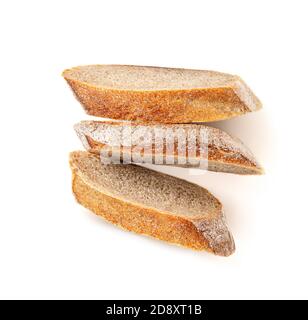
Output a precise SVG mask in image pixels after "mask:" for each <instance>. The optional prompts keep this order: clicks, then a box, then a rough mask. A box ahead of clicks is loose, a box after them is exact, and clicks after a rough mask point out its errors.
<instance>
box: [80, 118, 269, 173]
mask: <svg viewBox="0 0 308 320" xmlns="http://www.w3.org/2000/svg"><path fill="white" fill-rule="evenodd" d="M74 128H75V131H76V133H77V135H78V136H79V138H80V139H81V141H82V143H83V145H84V147H85V149H86V150H87V151H90V152H93V153H97V154H101V151H102V150H104V154H105V157H108V158H110V159H109V160H110V161H111V162H116V161H118V162H121V163H123V162H126V163H129V162H131V163H152V164H163V165H173V166H180V167H186V168H201V169H207V170H210V171H218V172H229V173H236V174H262V172H263V170H262V168H261V166H260V165H259V164H258V163H257V161H256V160H255V158H254V156H253V154H252V153H251V152H250V151H249V150H248V148H246V147H245V146H244V145H243V143H242V142H241V141H240V140H238V139H236V138H233V137H231V136H230V135H229V134H227V133H225V132H223V131H222V130H220V129H217V128H212V127H208V126H205V125H201V124H200V125H198V124H148V125H141V124H140V125H137V124H135V123H129V122H112V121H104V122H99V121H82V122H80V123H77V124H76V125H75V126H74ZM203 143H205V144H204V145H203ZM202 147H205V149H204V151H205V152H204V153H202ZM102 155H103V153H102ZM202 160H203V161H202ZM204 160H205V161H204Z"/></svg>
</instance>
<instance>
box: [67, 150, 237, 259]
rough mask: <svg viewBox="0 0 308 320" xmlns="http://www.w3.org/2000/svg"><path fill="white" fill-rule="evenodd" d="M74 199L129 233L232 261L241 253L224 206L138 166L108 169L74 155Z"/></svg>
mask: <svg viewBox="0 0 308 320" xmlns="http://www.w3.org/2000/svg"><path fill="white" fill-rule="evenodd" d="M70 166H71V168H72V173H73V193H74V195H75V197H76V199H77V201H78V202H79V203H80V204H81V205H83V206H84V207H86V208H88V209H90V210H91V211H93V212H94V213H96V214H97V215H100V216H102V217H103V218H105V219H106V220H108V221H110V222H111V223H113V224H115V225H118V226H120V227H122V228H124V229H127V230H129V231H133V232H136V233H139V234H144V235H148V236H152V237H155V238H157V239H160V240H164V241H167V242H170V243H173V244H177V245H181V246H184V247H188V248H191V249H196V250H207V251H209V252H212V253H214V254H216V255H221V256H228V255H230V254H232V253H233V252H234V250H235V246H234V242H233V238H232V235H231V234H230V232H229V230H228V227H227V225H226V222H225V217H224V214H223V209H222V205H221V203H220V202H219V201H218V200H217V199H216V198H215V197H214V196H213V195H212V194H210V193H209V192H208V191H207V190H206V189H204V188H202V187H200V186H198V185H196V184H192V183H190V182H188V181H185V180H181V179H178V178H175V177H172V176H169V175H166V174H162V173H159V172H156V171H154V170H150V169H146V168H144V167H141V166H136V165H130V164H127V165H115V164H109V165H104V164H102V163H101V161H100V158H99V156H97V155H95V154H91V153H88V152H82V151H75V152H72V153H71V154H70Z"/></svg>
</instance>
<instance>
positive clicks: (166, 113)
mask: <svg viewBox="0 0 308 320" xmlns="http://www.w3.org/2000/svg"><path fill="white" fill-rule="evenodd" d="M63 76H64V78H65V79H66V81H67V82H68V84H69V85H70V86H71V88H72V89H73V91H74V92H75V94H76V97H77V99H78V100H79V101H80V102H81V104H82V105H83V106H84V108H85V110H86V112H87V113H88V114H90V115H93V116H98V117H104V118H111V119H120V120H133V121H138V122H160V123H191V122H206V121H216V120H223V119H228V118H232V117H235V116H239V115H242V114H244V113H247V112H251V111H256V110H258V109H260V108H261V103H260V101H259V99H258V98H257V97H256V96H255V95H254V94H253V93H252V91H251V90H250V89H249V88H248V86H247V85H246V84H245V83H244V82H243V81H242V80H241V79H240V78H239V77H238V76H234V75H230V74H226V73H219V72H214V71H202V70H189V69H173V68H158V67H143V66H125V65H89V66H81V67H76V68H72V69H68V70H65V71H64V72H63Z"/></svg>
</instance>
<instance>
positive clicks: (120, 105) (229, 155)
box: [63, 65, 262, 256]
mask: <svg viewBox="0 0 308 320" xmlns="http://www.w3.org/2000/svg"><path fill="white" fill-rule="evenodd" d="M63 76H64V78H65V79H66V81H67V82H68V84H69V85H70V86H71V88H72V89H73V91H74V93H75V95H76V97H77V99H78V100H79V101H80V102H81V104H82V105H83V107H84V108H85V110H86V112H87V113H88V114H90V115H93V116H97V117H103V118H110V119H112V120H111V121H82V122H80V123H78V124H76V125H75V131H76V133H77V135H78V136H79V138H80V139H81V141H82V144H83V146H84V147H85V149H86V151H76V152H72V153H71V155H70V165H71V168H72V172H73V192H74V195H75V197H76V199H77V201H78V202H79V203H80V204H81V205H83V206H84V207H86V208H88V209H90V210H91V211H93V212H94V213H96V214H97V215H100V216H102V217H103V218H105V219H106V220H108V221H110V222H112V223H114V224H116V225H118V226H120V227H122V228H124V229H126V230H130V231H134V232H136V233H139V234H144V235H148V236H152V237H155V238H158V239H161V240H164V241H167V242H169V243H173V244H178V245H182V246H185V247H188V248H192V249H197V250H207V251H209V252H212V253H214V254H217V255H222V256H228V255H230V254H232V253H233V252H234V249H235V246H234V241H233V238H232V235H231V233H230V231H229V229H228V227H227V224H226V220H225V216H224V212H223V208H222V205H221V203H220V202H219V200H218V199H216V198H215V197H214V196H213V195H212V194H211V193H210V192H209V191H207V190H206V189H204V188H202V187H201V186H198V185H196V184H192V183H190V182H188V181H185V180H182V179H179V178H175V177H172V176H169V175H166V174H162V173H159V172H157V171H154V170H150V169H146V168H144V167H142V166H140V164H142V163H151V164H155V165H172V166H179V167H184V168H200V169H207V170H211V171H217V172H228V173H234V174H262V168H261V166H260V165H259V164H258V163H257V161H256V160H255V158H254V156H253V154H252V153H251V152H250V151H249V150H248V148H247V147H245V146H244V145H243V143H242V142H241V141H240V140H239V139H237V138H234V137H232V136H230V135H229V134H227V133H226V132H223V131H222V130H219V129H216V128H212V127H209V126H206V125H205V124H204V122H208V121H216V120H223V119H228V118H231V117H235V116H238V115H241V114H244V113H247V112H251V111H255V110H258V109H260V108H261V103H260V101H259V100H258V98H257V97H256V96H255V95H254V94H253V93H252V91H251V90H250V89H249V88H248V86H247V85H246V84H245V83H244V82H243V81H242V80H241V79H240V78H239V77H237V76H233V75H229V74H224V73H218V72H213V71H201V70H187V69H172V68H157V67H142V66H121V65H91V66H82V67H77V68H73V69H69V70H65V71H64V73H63ZM119 120H120V121H119Z"/></svg>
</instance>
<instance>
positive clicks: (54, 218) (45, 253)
mask: <svg viewBox="0 0 308 320" xmlns="http://www.w3.org/2000/svg"><path fill="white" fill-rule="evenodd" d="M307 12H308V8H307V1H295V0H293V1H281V0H280V1H260V0H259V1H236V0H233V1H219V0H218V1H204V0H203V1H185V2H184V1H166V0H164V1H158V0H156V1H76V0H75V1H49V2H46V1H32V0H29V1H5V2H4V1H2V2H1V4H0V32H1V38H0V39H1V41H0V46H1V51H0V56H1V61H0V66H1V68H0V82H1V83H0V84H1V86H0V88H1V126H0V133H1V158H0V164H1V165H0V171H1V176H0V188H1V199H0V298H29V299H34V298H40V299H47V298H51V299H53V298H59V299H65V298H72V299H74V298H86V299H89V298H94V299H98V298H104V299H108V298H109V299H112V298H118V299H140V298H145V299H148V298H157V299H165V298H166V299H167V298H168V299H229V298H231V299H239V298H244V299H250V298H258V299H259V298H265V299H268V298H308V293H307V285H308V279H307V268H308V256H307V244H308V210H307V197H308V196H307V184H308V183H307V181H308V180H307V178H308V176H307V165H306V163H307V126H308V124H307V115H308V111H307V110H308V105H307V92H308V88H307V84H308V83H307V74H308V73H307V72H308V68H307V67H308V63H307V59H308V48H307V30H308V18H307ZM99 63H102V64H108V63H115V64H139V65H155V66H169V67H186V68H197V69H209V70H217V71H222V72H228V73H234V74H238V75H240V76H241V77H242V78H243V79H244V80H245V81H246V82H247V83H248V85H249V86H250V87H251V88H252V89H253V90H254V92H255V93H256V94H257V95H258V97H259V98H260V99H261V100H262V102H263V105H264V108H263V110H261V111H259V112H256V113H251V114H249V115H247V116H243V117H240V118H237V119H234V120H230V121H225V122H221V123H215V124H213V125H215V126H218V127H220V128H224V129H225V130H226V131H228V132H229V133H232V134H234V135H235V136H238V137H239V138H241V139H242V140H243V141H244V142H245V143H246V145H247V146H249V147H250V149H251V150H252V151H253V152H254V154H255V155H256V157H257V159H258V160H259V161H260V163H262V165H263V166H264V168H265V170H266V175H265V176H260V177H253V176H247V177H246V176H244V177H243V176H236V175H230V174H222V173H209V172H201V171H199V170H190V171H187V170H184V169H174V168H169V169H166V168H162V167H161V170H162V171H165V172H167V171H168V172H169V173H170V174H173V175H176V176H179V177H183V178H185V179H188V180H190V181H194V182H197V183H199V184H201V185H202V186H204V187H206V188H208V189H209V190H210V191H211V192H212V193H213V194H214V195H216V196H217V197H218V198H219V199H220V200H221V201H222V203H223V204H224V207H225V211H226V214H227V218H228V221H229V225H230V228H231V230H232V232H233V235H234V238H235V241H236V246H237V250H236V253H235V254H234V255H233V256H231V257H228V258H222V257H216V256H213V255H210V254H208V253H202V252H201V253H200V252H194V251H190V250H187V249H182V248H179V247H176V246H172V245H168V244H164V243H162V242H159V241H157V240H151V239H149V238H146V237H142V236H138V235H135V234H133V233H129V232H125V231H123V230H120V229H118V228H116V227H114V226H112V225H110V224H108V223H106V222H104V221H103V220H101V219H99V218H97V217H96V216H94V215H92V214H90V213H89V212H88V211H87V210H85V209H83V208H82V207H81V206H79V205H77V203H76V202H75V200H74V198H73V196H72V194H71V185H70V184H71V174H70V169H69V166H68V153H69V151H72V150H76V149H81V144H80V142H79V140H78V139H77V137H76V136H75V133H74V132H73V129H72V126H73V124H74V123H76V122H78V121H80V120H84V119H88V118H89V117H88V116H86V115H85V114H84V112H83V110H82V108H81V106H80V105H79V104H78V102H77V101H75V99H74V97H73V95H72V93H71V91H70V89H69V88H68V86H67V84H66V83H65V81H64V80H63V79H62V78H61V72H62V71H63V70H64V69H65V68H69V67H72V66H76V65H82V64H99Z"/></svg>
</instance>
